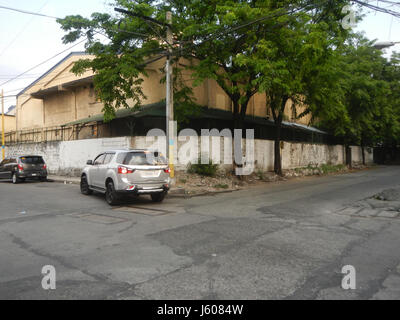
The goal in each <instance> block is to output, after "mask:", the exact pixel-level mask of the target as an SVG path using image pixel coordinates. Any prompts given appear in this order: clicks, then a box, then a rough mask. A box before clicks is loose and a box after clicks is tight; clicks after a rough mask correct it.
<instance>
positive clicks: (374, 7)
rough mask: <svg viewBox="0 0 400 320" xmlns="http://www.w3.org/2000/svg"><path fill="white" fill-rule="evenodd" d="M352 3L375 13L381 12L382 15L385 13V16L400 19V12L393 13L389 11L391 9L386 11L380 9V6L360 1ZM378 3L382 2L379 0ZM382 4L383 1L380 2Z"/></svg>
mask: <svg viewBox="0 0 400 320" xmlns="http://www.w3.org/2000/svg"><path fill="white" fill-rule="evenodd" d="M352 1H353V2H354V3H357V4H358V5H360V6H362V7H365V8H368V9H371V10H374V11H376V12H382V13H386V14H389V15H392V16H394V17H396V18H400V12H397V11H394V10H391V9H387V8H383V7H380V6H377V5H373V4H370V3H368V2H364V1H360V0H352ZM380 1H382V0H380ZM382 2H384V1H382ZM393 4H398V3H393Z"/></svg>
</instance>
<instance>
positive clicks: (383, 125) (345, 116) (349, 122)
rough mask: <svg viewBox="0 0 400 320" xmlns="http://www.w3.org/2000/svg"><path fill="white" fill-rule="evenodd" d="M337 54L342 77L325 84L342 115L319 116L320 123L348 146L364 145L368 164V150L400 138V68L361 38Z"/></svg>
mask: <svg viewBox="0 0 400 320" xmlns="http://www.w3.org/2000/svg"><path fill="white" fill-rule="evenodd" d="M336 54H337V55H336V59H335V61H334V63H335V64H334V66H333V67H334V69H335V70H336V75H337V76H338V77H336V79H335V82H332V81H329V80H328V81H327V82H325V83H326V84H330V88H331V90H330V93H329V92H327V95H326V96H327V97H332V96H334V97H335V100H334V103H331V104H330V106H335V105H336V106H340V109H341V110H342V111H341V112H340V113H334V114H319V122H320V125H321V126H322V127H323V128H324V129H327V130H328V131H330V132H331V133H333V134H335V135H336V136H338V137H341V138H342V139H343V141H344V143H345V145H346V146H349V145H351V144H357V145H361V147H362V151H363V162H364V163H365V154H364V147H365V146H372V145H377V144H385V143H387V141H388V140H390V139H391V138H394V137H396V135H397V134H398V126H399V122H398V119H399V118H398V117H399V114H398V110H396V109H397V105H398V100H397V99H398V98H396V97H398V92H399V91H398V89H399V88H398V81H396V76H397V74H396V68H397V70H398V66H397V67H396V66H395V65H396V63H395V62H394V61H393V62H391V61H387V60H386V58H384V57H383V56H382V51H381V50H378V49H375V48H374V47H373V43H372V42H371V41H369V40H367V39H365V38H364V37H363V36H360V35H354V36H353V38H352V39H351V40H349V41H348V42H347V43H346V45H345V46H343V47H341V48H340V50H337V52H336ZM397 79H398V76H397Z"/></svg>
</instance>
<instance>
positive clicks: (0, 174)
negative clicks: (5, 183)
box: [0, 158, 9, 179]
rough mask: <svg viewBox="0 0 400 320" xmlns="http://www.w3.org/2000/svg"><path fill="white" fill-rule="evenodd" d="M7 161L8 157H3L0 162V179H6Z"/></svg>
mask: <svg viewBox="0 0 400 320" xmlns="http://www.w3.org/2000/svg"><path fill="white" fill-rule="evenodd" d="M8 162H9V159H7V158H5V159H4V160H3V161H2V162H1V163H0V179H8V178H9V177H8V174H7V171H6V170H7V167H6V164H7V163H8Z"/></svg>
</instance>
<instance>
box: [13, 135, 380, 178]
mask: <svg viewBox="0 0 400 320" xmlns="http://www.w3.org/2000/svg"><path fill="white" fill-rule="evenodd" d="M185 138H186V141H178V154H179V150H181V151H182V150H184V149H181V148H182V147H183V146H184V145H185V144H186V143H187V141H189V138H190V137H185ZM191 138H192V139H194V140H193V141H197V144H198V147H199V151H200V147H201V140H200V138H197V137H191ZM216 139H220V146H219V149H220V154H221V161H222V159H224V151H225V148H228V150H227V152H228V153H230V150H231V144H232V142H231V141H227V145H224V141H223V139H222V138H216ZM152 145H153V143H152V142H146V138H145V137H120V138H102V139H87V140H76V141H62V142H47V143H26V144H16V145H10V146H8V147H6V156H11V155H21V154H32V155H41V156H43V157H44V159H45V161H46V163H47V165H48V170H49V172H50V173H51V174H60V175H71V176H78V175H79V174H80V172H81V170H82V168H83V167H84V166H85V164H86V161H87V160H89V159H94V158H95V156H96V155H98V154H99V153H101V152H103V151H106V150H112V149H124V148H129V147H130V148H137V149H143V148H149V147H150V146H152ZM160 145H161V146H165V138H163V139H161V140H160ZM210 145H211V146H212V143H211V140H210ZM157 149H158V150H159V151H161V152H163V153H164V154H165V148H157ZM193 149H194V148H191V149H190V148H189V149H186V150H188V152H191V151H193ZM370 150H372V149H370ZM209 153H210V155H213V152H212V147H211V151H210V152H209ZM365 157H366V162H367V164H370V163H372V162H373V153H372V152H371V153H369V152H368V150H367V148H366V151H365ZM198 158H199V152H198V153H196V152H192V156H191V161H192V162H194V161H195V160H196V159H198ZM254 159H255V167H256V169H258V170H263V171H272V170H273V168H274V142H273V141H270V140H255V141H254ZM215 160H216V159H215V158H214V163H215V162H216V161H215ZM352 160H353V163H354V164H359V163H361V162H362V153H361V148H360V147H357V146H353V147H352ZM328 163H329V164H334V165H337V164H344V163H345V151H344V147H343V146H341V145H336V146H328V145H323V144H309V143H290V142H284V145H283V150H282V167H283V169H294V168H299V167H307V166H308V165H313V166H318V165H321V164H328ZM186 167H187V166H186V164H178V165H177V166H176V169H177V170H185V169H186ZM227 167H230V166H229V165H227Z"/></svg>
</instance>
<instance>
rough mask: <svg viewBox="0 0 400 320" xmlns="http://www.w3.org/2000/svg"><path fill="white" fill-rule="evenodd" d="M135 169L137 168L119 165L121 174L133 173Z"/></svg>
mask: <svg viewBox="0 0 400 320" xmlns="http://www.w3.org/2000/svg"><path fill="white" fill-rule="evenodd" d="M134 171H135V170H132V169H129V168H127V167H122V166H119V167H118V173H119V174H129V173H133V172H134Z"/></svg>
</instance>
